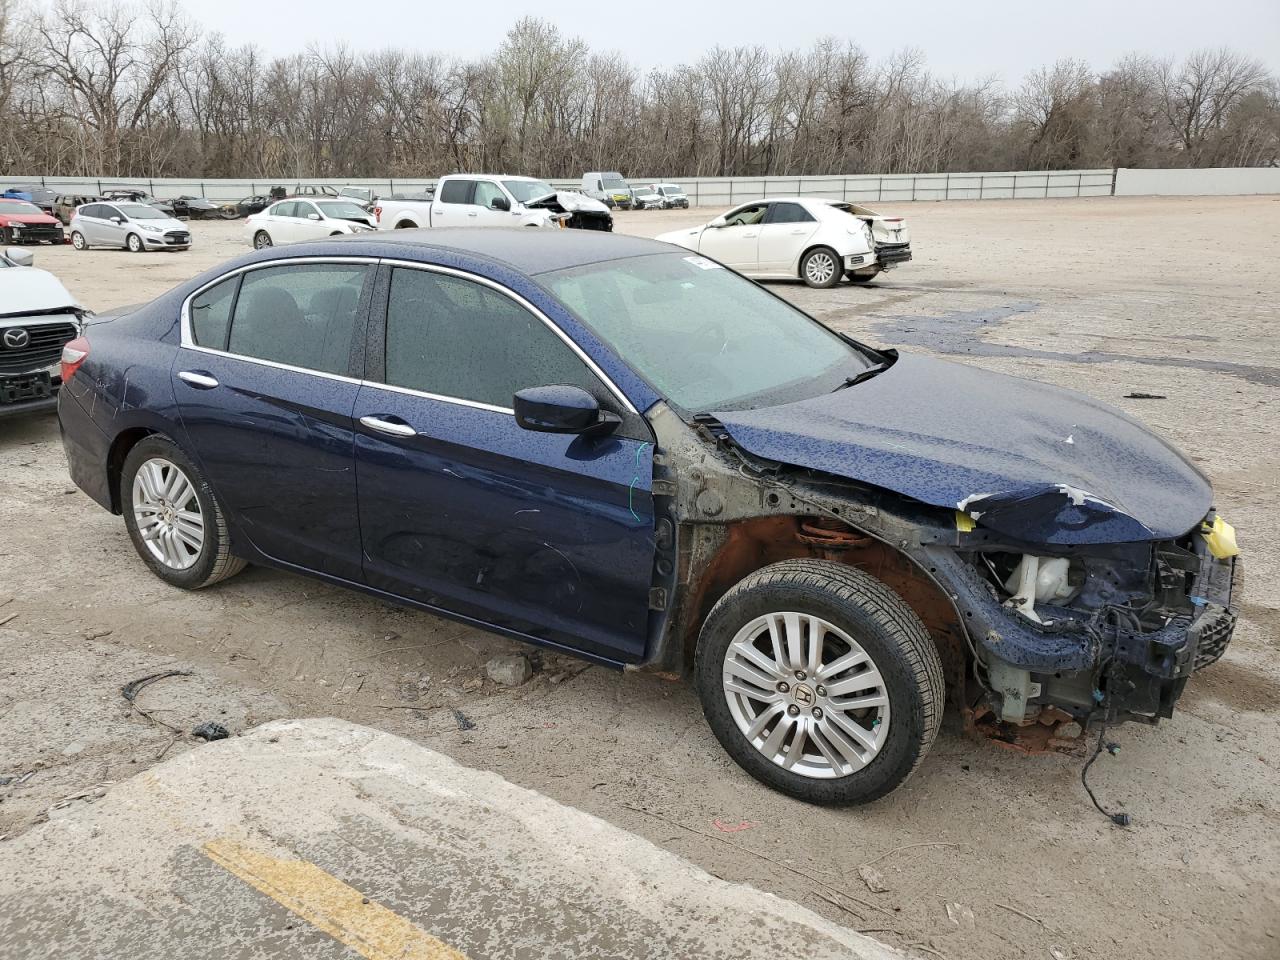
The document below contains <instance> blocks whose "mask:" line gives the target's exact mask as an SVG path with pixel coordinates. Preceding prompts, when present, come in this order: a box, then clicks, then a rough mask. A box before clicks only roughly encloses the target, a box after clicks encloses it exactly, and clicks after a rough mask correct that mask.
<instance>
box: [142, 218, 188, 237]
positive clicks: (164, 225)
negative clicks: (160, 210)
mask: <svg viewBox="0 0 1280 960" xmlns="http://www.w3.org/2000/svg"><path fill="white" fill-rule="evenodd" d="M130 222H131V223H136V224H138V225H139V226H141V225H143V224H146V225H147V226H149V227H159V228H160V229H161V230H162V231H167V230H181V231H182V232H183V233H190V232H191V228H190V227H188V226H187V225H186V224H185V223H183V222H182V221H181V220H179V219H177V218H176V217H165V218H164V219H163V220H133V221H130Z"/></svg>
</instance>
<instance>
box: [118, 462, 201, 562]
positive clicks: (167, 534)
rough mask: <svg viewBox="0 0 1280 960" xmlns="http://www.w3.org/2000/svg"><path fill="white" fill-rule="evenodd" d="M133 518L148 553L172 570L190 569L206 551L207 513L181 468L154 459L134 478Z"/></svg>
mask: <svg viewBox="0 0 1280 960" xmlns="http://www.w3.org/2000/svg"><path fill="white" fill-rule="evenodd" d="M133 517H134V520H135V521H136V522H137V525H138V536H139V537H141V538H142V542H143V543H144V544H146V547H147V550H148V552H149V553H150V554H151V555H152V556H153V557H154V558H155V559H156V560H159V561H160V562H161V563H162V564H164V565H165V566H166V567H168V568H170V569H171V570H186V569H187V568H189V567H190V566H191V565H192V564H194V563H195V562H196V561H197V560H198V559H199V558H200V551H201V550H202V549H204V533H205V530H204V514H203V512H202V511H201V509H200V498H199V497H197V496H196V488H195V485H194V484H193V483H192V482H191V479H190V478H189V477H188V476H187V475H186V474H185V473H183V472H182V470H181V468H179V467H178V466H177V464H175V463H173V462H172V461H169V460H165V459H164V458H163V457H153V458H152V459H150V460H148V461H146V462H145V463H144V464H142V466H141V467H139V468H138V472H137V473H136V474H135V475H134V478H133Z"/></svg>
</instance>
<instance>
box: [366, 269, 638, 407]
mask: <svg viewBox="0 0 1280 960" xmlns="http://www.w3.org/2000/svg"><path fill="white" fill-rule="evenodd" d="M381 262H382V263H384V264H386V265H387V266H391V267H407V268H409V269H412V270H426V271H427V272H429V273H442V274H445V275H447V276H453V277H458V278H460V279H462V280H470V281H472V282H473V283H479V284H481V285H482V286H486V287H489V288H490V289H492V290H496V291H497V292H498V293H500V294H502V295H503V296H505V297H507V299H509V300H513V301H514V302H515V303H516V304H518V305H519V306H521V307H523V308H524V309H525V310H528V311H529V312H530V313H531V314H533V316H535V317H537V318H538V320H540V321H542V324H543V326H545V327H546V328H547V329H549V330H550V331H551V332H552V333H554V334H555V335H556V336H557V337H559V338H560V340H561V341H562V342H563V343H564V344H565V345H566V346H567V347H568V348H569V349H570V350H571V351H572V352H573V353H574V354H575V355H576V356H577V357H578V359H579V360H581V361H582V362H583V363H584V364H586V367H587V369H588V370H590V371H591V372H592V373H593V374H595V376H596V377H597V378H598V379H599V380H600V382H601V383H602V384H604V387H605V389H606V390H608V391H609V392H610V393H611V394H613V397H614V399H615V400H617V401H618V402H619V403H620V404H622V406H623V409H625V410H626V411H627V412H628V413H631V414H634V415H635V416H639V415H640V411H638V410H637V409H636V408H635V405H634V404H632V402H631V401H630V400H629V399H627V396H626V394H624V393H623V392H622V391H621V390H620V389H618V385H617V384H616V383H614V382H613V379H612V378H611V377H610V376H609V375H608V374H607V373H605V372H604V371H603V370H602V369H600V365H599V364H597V363H596V362H595V361H594V360H592V359H591V358H590V357H589V356H587V354H586V351H584V350H583V349H582V348H581V347H580V346H578V345H577V344H576V343H574V341H573V339H572V338H571V337H570V336H569V335H568V334H567V333H565V332H564V331H563V330H561V329H560V328H559V327H558V326H557V325H556V324H555V323H554V322H553V321H552V320H551V318H550V317H548V316H547V315H546V314H545V313H543V312H542V311H541V310H539V309H538V308H537V307H535V306H534V305H533V304H532V303H530V302H529V301H528V300H526V299H525V298H524V297H522V296H520V294H518V293H516V292H515V291H514V290H512V289H510V288H509V287H504V286H503V285H502V284H500V283H498V282H497V281H495V280H490V279H489V278H488V277H482V276H479V275H478V274H474V273H468V272H467V271H465V270H458V269H455V268H453V267H445V266H440V265H439V264H434V263H419V262H417V261H414V260H397V259H393V258H389V257H384V258H382V261H381ZM380 386H390V384H380ZM393 389H395V390H398V391H401V392H406V393H413V394H417V395H419V396H424V397H429V398H431V399H433V400H447V401H449V402H451V403H462V404H465V405H467V406H475V407H480V408H482V409H486V410H501V411H503V412H506V413H514V411H512V410H510V409H508V408H506V407H497V406H493V405H491V404H484V403H479V402H478V401H475V400H465V399H463V398H462V397H444V396H438V395H436V394H431V393H425V392H424V391H421V390H410V389H409V388H407V387H394V388H393Z"/></svg>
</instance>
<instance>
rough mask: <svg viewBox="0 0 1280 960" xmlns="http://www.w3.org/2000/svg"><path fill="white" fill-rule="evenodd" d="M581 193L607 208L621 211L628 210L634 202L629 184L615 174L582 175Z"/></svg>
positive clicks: (620, 175) (618, 174) (619, 175)
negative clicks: (615, 208)
mask: <svg viewBox="0 0 1280 960" xmlns="http://www.w3.org/2000/svg"><path fill="white" fill-rule="evenodd" d="M582 192H583V193H585V194H586V195H587V196H588V197H590V198H591V199H592V200H600V201H601V202H603V203H604V204H605V205H607V206H610V207H621V208H622V209H623V210H630V209H631V204H632V202H633V200H634V197H633V195H632V192H631V186H630V184H628V183H627V181H625V180H623V179H622V174H620V173H617V172H608V173H584V174H583V175H582Z"/></svg>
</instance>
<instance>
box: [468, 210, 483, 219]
mask: <svg viewBox="0 0 1280 960" xmlns="http://www.w3.org/2000/svg"><path fill="white" fill-rule="evenodd" d="M467 216H468V217H478V216H480V211H478V210H472V211H471V212H470V213H468V214H467Z"/></svg>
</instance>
